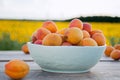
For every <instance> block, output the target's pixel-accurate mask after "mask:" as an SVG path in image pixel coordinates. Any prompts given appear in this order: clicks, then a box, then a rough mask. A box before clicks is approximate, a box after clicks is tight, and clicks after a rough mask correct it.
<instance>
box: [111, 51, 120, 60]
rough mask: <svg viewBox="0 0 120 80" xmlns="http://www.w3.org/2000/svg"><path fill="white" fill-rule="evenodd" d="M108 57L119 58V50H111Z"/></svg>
mask: <svg viewBox="0 0 120 80" xmlns="http://www.w3.org/2000/svg"><path fill="white" fill-rule="evenodd" d="M110 57H111V58H112V59H114V60H119V59H120V50H117V49H115V50H113V51H112V52H111V54H110Z"/></svg>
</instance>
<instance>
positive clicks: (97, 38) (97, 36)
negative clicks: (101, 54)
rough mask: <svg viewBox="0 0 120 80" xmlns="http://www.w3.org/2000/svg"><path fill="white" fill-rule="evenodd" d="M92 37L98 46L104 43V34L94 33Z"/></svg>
mask: <svg viewBox="0 0 120 80" xmlns="http://www.w3.org/2000/svg"><path fill="white" fill-rule="evenodd" d="M92 38H93V39H94V40H95V41H96V42H97V44H98V46H103V45H105V44H106V39H105V36H104V35H103V34H102V33H95V34H94V35H93V36H92Z"/></svg>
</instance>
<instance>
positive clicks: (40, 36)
mask: <svg viewBox="0 0 120 80" xmlns="http://www.w3.org/2000/svg"><path fill="white" fill-rule="evenodd" d="M50 33H51V32H50V31H49V30H48V29H46V28H39V29H38V30H37V31H36V32H35V34H34V36H35V37H36V39H37V40H43V38H44V37H45V36H46V35H47V34H50Z"/></svg>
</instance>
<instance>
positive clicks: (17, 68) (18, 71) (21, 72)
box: [5, 59, 29, 79]
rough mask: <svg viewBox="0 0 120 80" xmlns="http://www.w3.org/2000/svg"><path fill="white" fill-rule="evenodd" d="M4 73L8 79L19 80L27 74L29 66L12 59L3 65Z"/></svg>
mask: <svg viewBox="0 0 120 80" xmlns="http://www.w3.org/2000/svg"><path fill="white" fill-rule="evenodd" d="M5 73H6V75H8V76H9V77H10V78H13V79H21V78H23V77H25V76H26V75H27V74H28V73H29V66H28V64H27V63H26V62H24V61H22V60H19V59H13V60H10V61H9V62H8V63H7V64H5Z"/></svg>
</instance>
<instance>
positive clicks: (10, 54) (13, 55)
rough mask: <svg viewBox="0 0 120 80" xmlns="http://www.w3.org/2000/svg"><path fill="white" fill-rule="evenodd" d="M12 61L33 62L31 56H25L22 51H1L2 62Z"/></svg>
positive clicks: (0, 58)
mask: <svg viewBox="0 0 120 80" xmlns="http://www.w3.org/2000/svg"><path fill="white" fill-rule="evenodd" d="M11 59H21V60H24V61H33V58H32V57H31V56H30V55H29V54H25V53H23V52H22V51H0V62H7V61H9V60H11Z"/></svg>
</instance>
